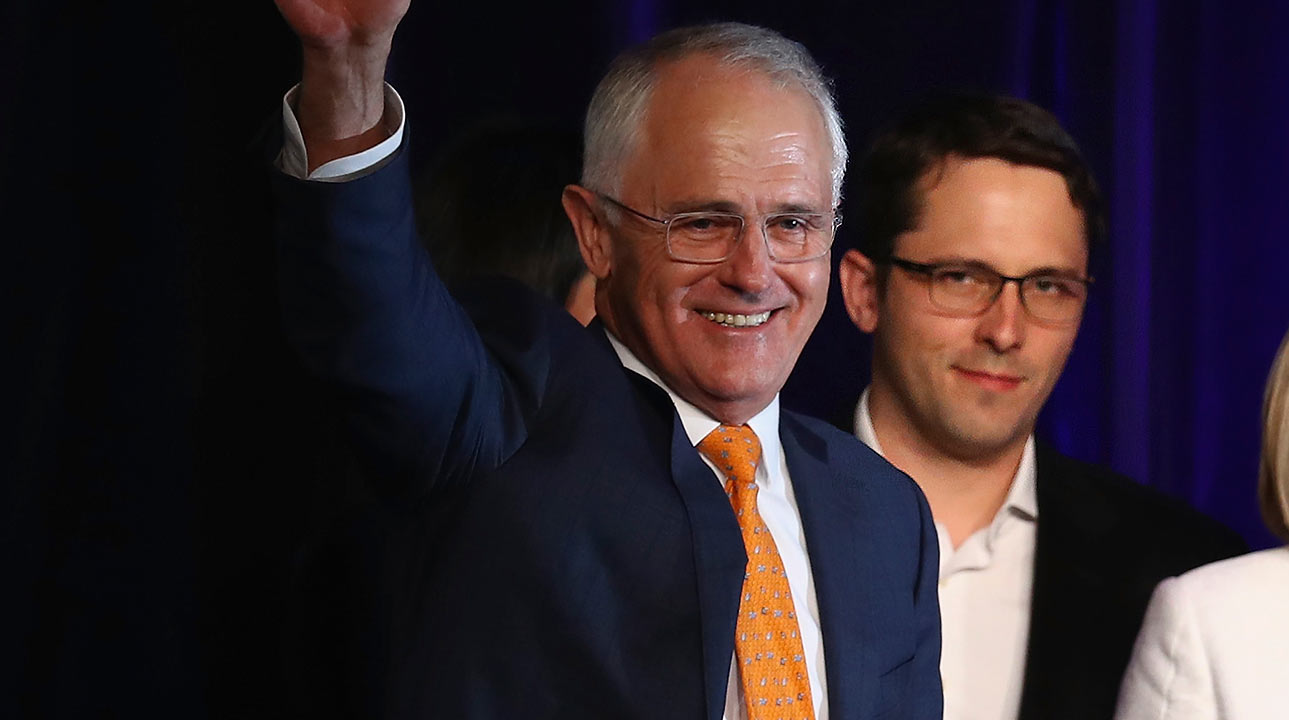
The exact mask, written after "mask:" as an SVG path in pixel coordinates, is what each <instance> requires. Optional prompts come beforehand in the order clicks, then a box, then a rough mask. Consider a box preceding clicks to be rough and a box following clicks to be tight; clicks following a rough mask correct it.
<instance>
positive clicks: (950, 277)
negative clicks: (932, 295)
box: [936, 268, 981, 285]
mask: <svg viewBox="0 0 1289 720" xmlns="http://www.w3.org/2000/svg"><path fill="white" fill-rule="evenodd" d="M936 280H937V281H939V282H942V283H946V284H949V285H974V284H976V283H979V282H980V281H981V280H980V278H979V277H977V276H976V273H973V272H971V271H970V270H966V269H957V268H944V269H942V270H940V271H939V272H937V273H936Z"/></svg>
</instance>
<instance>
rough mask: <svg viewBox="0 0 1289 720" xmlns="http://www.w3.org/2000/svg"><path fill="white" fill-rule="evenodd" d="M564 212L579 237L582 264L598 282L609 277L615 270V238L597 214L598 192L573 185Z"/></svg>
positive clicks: (566, 193)
mask: <svg viewBox="0 0 1289 720" xmlns="http://www.w3.org/2000/svg"><path fill="white" fill-rule="evenodd" d="M561 202H562V203H563V204H564V212H565V214H567V215H568V220H569V222H571V223H572V224H573V233H574V234H575V235H577V245H578V248H580V249H581V251H582V261H583V262H585V263H586V269H587V270H589V271H590V272H591V274H592V275H594V276H595V277H596V278H597V279H600V280H603V279H604V278H606V277H608V276H609V270H610V268H611V267H612V262H611V258H612V253H611V250H612V247H611V244H612V238H611V237H610V236H609V228H608V226H607V225H605V224H604V219H603V218H602V217H600V216H599V215H597V214H596V212H595V207H596V197H595V193H593V192H591V191H590V190H587V189H586V188H584V187H582V186H581V185H569V186H567V187H565V188H564V194H563V195H562V196H561Z"/></svg>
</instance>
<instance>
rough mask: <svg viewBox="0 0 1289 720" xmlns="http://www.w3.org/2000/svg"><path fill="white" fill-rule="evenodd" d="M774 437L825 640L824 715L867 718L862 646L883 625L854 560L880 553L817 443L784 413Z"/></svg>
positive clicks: (869, 667)
mask: <svg viewBox="0 0 1289 720" xmlns="http://www.w3.org/2000/svg"><path fill="white" fill-rule="evenodd" d="M779 436H780V439H781V441H782V443H783V451H784V455H785V458H786V460H787V463H788V471H789V473H790V474H791V476H792V488H793V493H794V494H795V496H796V501H797V509H798V512H799V513H800V514H801V524H802V528H803V530H804V532H805V536H806V546H807V550H808V553H809V557H810V571H811V575H812V576H813V579H814V587H815V599H816V601H817V603H818V607H819V624H820V631H821V635H822V636H823V638H824V662H825V665H826V676H827V680H828V685H827V687H828V708H829V715H830V716H831V717H834V718H858V717H868V716H870V715H871V714H872V712H873V703H874V702H875V698H876V690H877V688H876V686H875V682H876V678H877V676H878V674H879V673H878V672H877V668H876V667H874V655H873V654H872V653H870V652H867V648H871V647H873V646H874V644H873V642H874V638H873V637H872V634H873V632H874V631H875V630H876V629H877V628H878V626H879V625H880V624H881V622H880V619H878V618H876V617H874V616H872V612H871V611H872V609H873V608H875V607H879V606H880V603H881V600H880V599H879V598H876V597H875V595H874V591H875V590H876V589H877V588H880V587H881V586H882V584H881V583H880V582H875V581H874V580H873V578H871V577H869V575H871V573H868V572H866V570H865V568H864V567H863V566H862V565H861V563H860V561H859V559H860V558H863V557H866V556H867V557H873V556H874V555H865V553H877V552H881V550H880V548H877V547H870V546H869V545H870V544H872V543H871V538H867V537H865V536H864V534H863V533H862V532H860V531H861V530H862V528H864V527H872V524H871V522H870V521H869V519H868V518H866V517H864V511H863V508H862V505H863V504H862V503H861V502H859V498H858V495H859V493H858V490H857V489H856V488H852V487H850V486H848V485H847V484H846V483H845V482H844V481H843V480H841V479H839V478H836V477H834V474H833V472H832V471H831V470H830V469H829V467H828V462H827V460H828V457H827V446H826V445H825V443H824V442H823V440H822V439H820V438H819V437H818V436H816V435H814V434H812V433H809V431H807V430H806V429H805V428H803V427H802V426H800V425H799V424H798V423H796V422H795V421H793V420H792V419H791V418H790V417H788V416H787V415H786V414H785V415H784V416H783V418H782V419H781V420H780V432H779ZM799 601H800V602H805V601H806V598H800V599H799Z"/></svg>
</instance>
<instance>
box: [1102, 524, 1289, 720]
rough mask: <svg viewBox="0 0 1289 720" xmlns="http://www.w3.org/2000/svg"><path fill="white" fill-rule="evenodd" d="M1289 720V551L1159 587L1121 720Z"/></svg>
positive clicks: (1226, 563)
mask: <svg viewBox="0 0 1289 720" xmlns="http://www.w3.org/2000/svg"><path fill="white" fill-rule="evenodd" d="M1287 717H1289V548H1284V547H1279V548H1273V549H1271V550H1263V551H1261V552H1255V553H1250V554H1248V555H1241V556H1240V557H1236V558H1231V559H1229V560H1222V561H1220V562H1216V563H1212V564H1210V565H1205V566H1203V567H1200V568H1196V569H1195V570H1192V571H1190V572H1188V573H1185V574H1184V575H1182V576H1180V577H1176V578H1169V579H1167V580H1164V581H1163V582H1161V583H1160V584H1159V587H1158V588H1156V589H1155V594H1154V596H1152V597H1151V599H1150V607H1149V608H1148V609H1147V610H1146V619H1145V622H1144V623H1142V627H1141V633H1140V634H1139V635H1138V636H1137V645H1136V647H1135V648H1134V649H1133V653H1132V660H1130V661H1129V663H1128V671H1127V673H1125V674H1124V678H1123V689H1122V691H1121V692H1120V693H1119V709H1118V712H1117V713H1116V714H1115V719H1116V720H1284V718H1287Z"/></svg>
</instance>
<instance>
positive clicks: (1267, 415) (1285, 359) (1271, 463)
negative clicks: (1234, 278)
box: [1258, 334, 1289, 542]
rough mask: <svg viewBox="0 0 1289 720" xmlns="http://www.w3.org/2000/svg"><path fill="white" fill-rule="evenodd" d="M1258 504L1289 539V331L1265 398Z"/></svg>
mask: <svg viewBox="0 0 1289 720" xmlns="http://www.w3.org/2000/svg"><path fill="white" fill-rule="evenodd" d="M1258 504H1259V505H1260V506H1261V508H1262V520H1263V522H1265V523H1266V524H1267V527H1268V528H1269V529H1270V530H1271V532H1273V533H1275V534H1276V535H1277V536H1278V537H1280V539H1282V540H1284V541H1286V542H1289V334H1286V335H1285V338H1284V340H1282V341H1281V343H1280V350H1279V352H1277V353H1276V359H1275V362H1273V363H1272V364H1271V374H1270V375H1269V376H1268V377H1267V393H1266V396H1265V397H1264V398H1263V401H1262V462H1261V465H1260V467H1259V468H1258Z"/></svg>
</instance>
